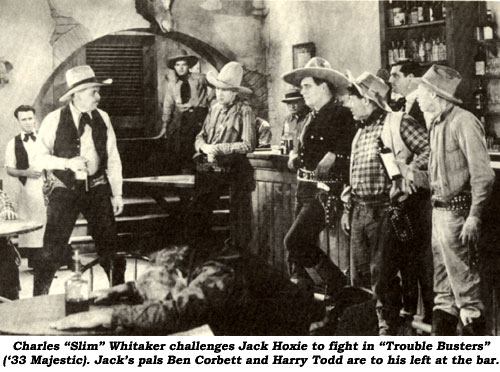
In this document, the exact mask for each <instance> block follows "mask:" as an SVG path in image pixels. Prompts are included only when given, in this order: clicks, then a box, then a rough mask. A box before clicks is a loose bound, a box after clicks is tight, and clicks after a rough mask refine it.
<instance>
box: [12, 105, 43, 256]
mask: <svg viewBox="0 0 500 372" xmlns="http://www.w3.org/2000/svg"><path fill="white" fill-rule="evenodd" d="M14 117H15V118H16V119H17V122H18V124H19V127H20V130H21V133H20V134H18V135H17V136H15V137H14V138H13V139H12V140H10V141H9V143H7V149H6V151H5V168H6V169H7V174H8V175H9V176H11V177H13V178H14V179H15V188H16V192H15V193H14V194H12V195H16V197H15V200H16V201H17V212H18V215H19V218H22V219H26V220H33V221H37V222H41V223H43V224H45V221H46V218H47V217H46V216H47V210H46V207H45V202H44V198H43V193H42V186H43V178H42V169H40V168H35V167H34V166H33V160H34V156H35V147H36V144H35V141H36V135H37V133H36V122H37V121H36V116H35V109H34V108H33V107H31V106H28V105H22V106H19V107H18V108H17V109H16V110H15V111H14ZM44 231H45V229H44V228H42V229H40V230H37V231H34V232H32V233H28V234H22V235H19V242H18V246H19V248H20V249H23V248H26V250H25V252H26V253H27V257H28V260H29V263H30V264H33V262H34V260H33V259H34V258H35V257H36V254H37V252H38V251H39V250H40V248H42V246H43V234H44Z"/></svg>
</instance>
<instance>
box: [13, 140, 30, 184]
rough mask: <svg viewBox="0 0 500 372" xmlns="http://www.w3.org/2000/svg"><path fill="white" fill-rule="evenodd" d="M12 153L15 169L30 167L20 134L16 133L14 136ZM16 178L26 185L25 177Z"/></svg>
mask: <svg viewBox="0 0 500 372" xmlns="http://www.w3.org/2000/svg"><path fill="white" fill-rule="evenodd" d="M14 153H15V155H16V169H22V170H24V169H28V168H29V167H30V163H29V159H28V153H27V152H26V149H25V148H24V145H23V138H22V137H21V134H18V135H17V136H16V137H15V138H14ZM18 178H19V182H21V183H22V184H23V185H26V179H27V178H26V177H24V176H19V177H18Z"/></svg>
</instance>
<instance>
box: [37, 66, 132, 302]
mask: <svg viewBox="0 0 500 372" xmlns="http://www.w3.org/2000/svg"><path fill="white" fill-rule="evenodd" d="M66 82H67V84H68V91H67V92H66V93H65V94H64V95H63V96H62V97H61V98H60V99H59V100H60V101H61V102H67V103H66V105H65V106H63V107H62V108H60V109H57V110H55V111H53V112H51V113H49V114H48V115H47V116H46V117H45V119H44V120H43V122H42V125H41V127H40V133H39V136H38V141H37V152H36V156H35V162H36V163H37V164H38V165H39V166H41V167H43V168H44V169H47V170H51V174H52V177H51V181H52V190H51V192H50V195H49V204H48V210H47V226H46V230H45V235H44V239H43V250H42V254H41V257H40V259H39V262H38V264H37V266H36V267H35V270H34V285H33V294H34V295H35V296H36V295H41V294H46V293H48V292H49V289H50V285H51V282H52V279H53V277H54V274H55V272H56V270H57V269H58V268H59V267H60V266H61V258H63V257H66V256H67V252H66V250H67V249H68V240H69V238H70V236H71V232H72V231H73V227H74V225H75V222H76V219H77V217H78V214H79V213H82V214H83V216H84V217H85V218H86V219H87V221H88V224H89V231H90V233H91V234H92V237H93V239H94V243H95V247H96V250H97V253H98V255H99V258H100V263H101V265H102V267H103V268H104V270H105V271H106V274H108V277H109V274H110V270H111V268H112V269H113V270H112V272H113V277H112V278H109V279H110V282H112V283H114V284H119V283H123V281H124V271H125V260H124V259H117V258H115V257H114V256H113V254H114V252H115V251H116V248H117V247H116V243H117V232H116V223H115V217H114V216H115V215H118V214H120V213H121V212H122V211H123V200H122V165H121V160H120V155H119V154H118V149H117V146H116V136H115V133H114V130H113V126H112V125H111V121H110V119H109V116H108V114H107V113H106V112H104V111H102V110H100V109H98V108H97V105H98V104H99V100H100V95H99V89H100V87H101V86H106V85H110V84H111V79H108V80H105V81H103V82H99V81H97V79H96V77H95V74H94V71H93V70H92V68H91V67H90V66H86V65H85V66H77V67H74V68H72V69H70V70H68V71H66Z"/></svg>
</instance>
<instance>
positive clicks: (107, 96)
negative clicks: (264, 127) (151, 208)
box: [35, 29, 267, 177]
mask: <svg viewBox="0 0 500 372" xmlns="http://www.w3.org/2000/svg"><path fill="white" fill-rule="evenodd" d="M178 48H184V49H188V50H191V51H192V52H194V53H196V54H197V55H199V56H200V63H199V66H195V69H197V70H198V71H199V72H202V73H207V72H208V71H210V70H219V69H220V68H221V67H222V66H223V65H225V64H226V63H227V62H228V61H230V58H229V57H227V56H225V55H223V54H222V53H220V52H219V51H218V50H217V49H215V48H214V47H212V46H211V45H208V44H207V43H205V42H203V41H201V40H198V39H196V38H193V37H191V36H189V35H186V34H182V33H179V32H171V33H168V34H164V33H153V32H151V30H150V29H130V30H124V31H120V32H117V33H113V34H110V35H106V36H103V37H101V38H99V39H96V40H94V41H92V42H90V43H88V44H86V45H84V46H82V47H81V48H79V49H78V50H76V51H75V52H74V53H73V54H72V55H71V56H70V57H68V58H67V59H66V60H65V61H64V62H63V63H61V65H59V66H58V67H57V68H56V69H55V70H54V72H53V73H52V75H51V76H50V77H49V78H48V79H47V81H46V82H45V84H44V85H43V87H42V89H41V90H40V92H39V94H38V96H37V99H36V101H35V107H36V108H37V112H38V113H39V114H40V117H45V115H46V114H48V113H49V112H50V111H52V110H54V109H56V108H57V107H60V106H61V103H59V101H58V99H59V97H60V96H61V95H62V94H63V93H64V92H65V90H66V84H65V77H64V74H65V71H66V70H68V69H69V68H71V67H73V66H76V65H81V64H89V65H91V66H92V67H93V68H94V70H95V71H96V75H97V77H98V78H113V85H112V87H109V88H104V89H102V90H101V95H102V99H101V104H100V107H101V108H102V109H104V110H105V111H106V112H108V113H109V114H110V117H111V121H112V123H113V126H114V129H115V132H116V133H117V137H118V146H119V150H120V154H121V157H122V163H123V173H124V176H125V177H133V176H146V175H157V174H160V173H165V169H163V168H162V163H163V161H162V154H163V152H164V148H163V140H162V138H161V135H162V133H161V128H162V122H161V117H162V102H163V96H164V85H165V82H166V79H167V78H168V77H167V75H168V74H170V73H172V71H170V70H168V69H167V68H166V64H165V63H166V59H167V58H168V55H169V53H171V52H172V51H173V50H176V49H178ZM244 85H247V86H249V87H250V88H252V89H253V90H254V92H256V93H257V94H256V95H254V97H253V98H252V105H253V106H254V108H255V109H256V111H257V113H258V115H259V116H261V117H265V118H266V117H267V82H266V77H265V76H264V75H263V74H260V73H258V72H254V71H249V70H246V71H245V75H244ZM167 171H168V170H167Z"/></svg>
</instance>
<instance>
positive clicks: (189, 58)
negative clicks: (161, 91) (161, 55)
mask: <svg viewBox="0 0 500 372" xmlns="http://www.w3.org/2000/svg"><path fill="white" fill-rule="evenodd" d="M173 54H174V56H173V57H169V58H168V59H167V67H168V68H169V69H171V70H173V69H174V67H175V63H176V62H177V61H186V62H187V64H188V66H189V68H191V67H193V66H194V65H196V64H197V63H198V60H199V58H198V57H196V56H195V55H192V54H188V52H186V51H185V50H184V49H180V50H178V51H176V52H174V53H173Z"/></svg>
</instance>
